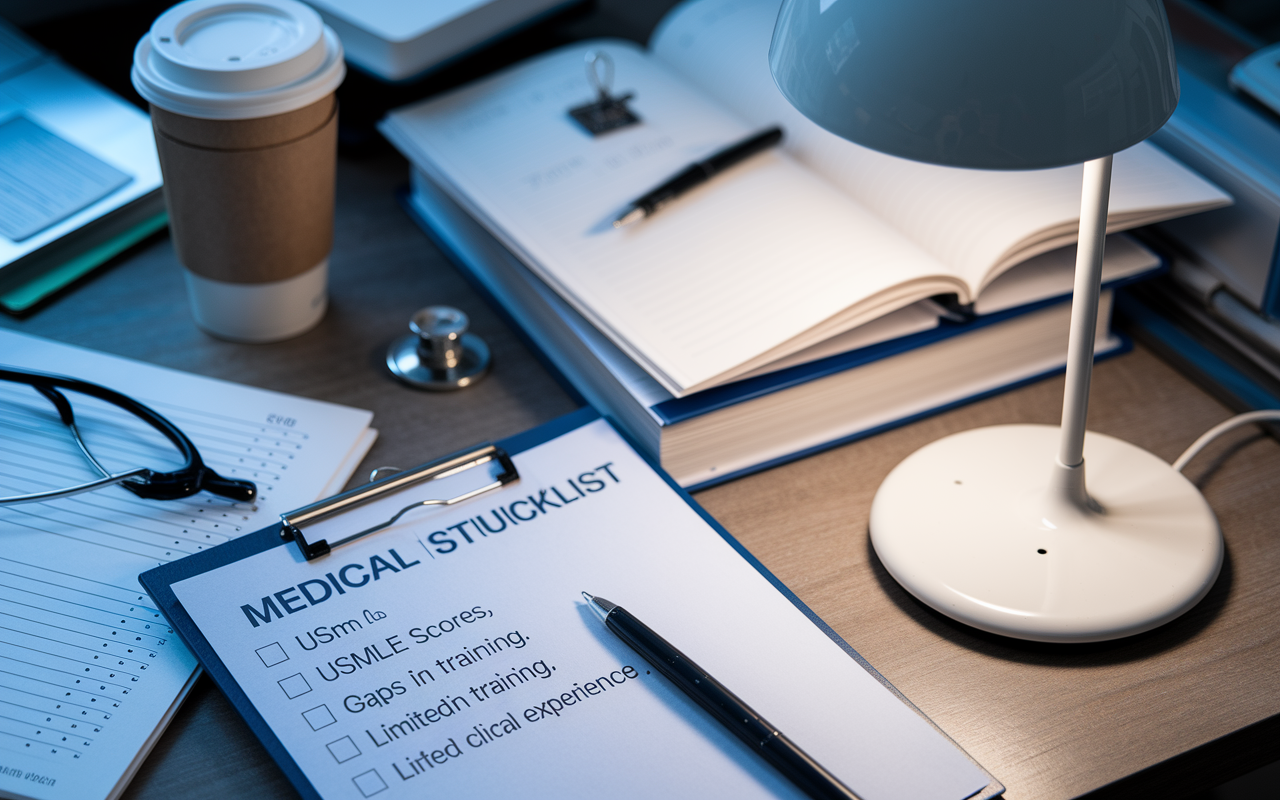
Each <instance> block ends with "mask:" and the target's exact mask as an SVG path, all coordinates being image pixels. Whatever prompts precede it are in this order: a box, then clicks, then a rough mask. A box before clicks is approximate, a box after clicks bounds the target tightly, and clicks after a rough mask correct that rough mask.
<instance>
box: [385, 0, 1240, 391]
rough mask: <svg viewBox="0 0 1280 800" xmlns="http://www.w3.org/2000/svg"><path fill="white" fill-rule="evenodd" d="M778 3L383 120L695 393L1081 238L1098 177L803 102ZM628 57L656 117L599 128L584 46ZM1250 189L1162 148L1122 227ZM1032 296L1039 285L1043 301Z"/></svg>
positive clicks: (686, 10)
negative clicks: (716, 168)
mask: <svg viewBox="0 0 1280 800" xmlns="http://www.w3.org/2000/svg"><path fill="white" fill-rule="evenodd" d="M776 12H777V3H776V2H773V0H745V1H744V0H694V1H693V2H690V3H686V4H684V5H682V6H680V7H679V8H677V9H676V10H675V11H674V12H672V13H671V14H669V15H668V17H667V18H666V20H664V22H663V23H662V25H661V27H660V28H659V30H658V32H657V33H656V35H655V36H654V39H653V41H652V43H651V47H650V49H649V50H647V51H646V50H644V49H642V48H640V47H637V46H636V45H633V44H631V43H628V42H621V41H614V40H608V41H604V40H596V41H590V42H584V43H579V44H575V45H572V46H569V47H566V48H562V49H560V50H556V51H553V52H551V53H548V54H546V55H543V56H540V57H537V58H534V59H531V60H530V61H526V62H524V63H522V64H519V65H517V66H515V67H513V68H511V69H509V70H506V71H504V72H501V73H499V74H497V75H494V76H492V77H490V78H487V79H485V80H482V81H479V82H477V83H475V84H472V85H470V86H467V87H464V88H463V89H460V90H458V91H456V92H453V93H451V94H448V95H445V96H443V97H440V98H437V99H433V100H429V101H427V102H424V103H421V104H418V105H415V106H411V107H408V108H405V109H401V110H399V111H396V112H394V113H392V114H391V115H390V116H389V117H388V118H387V120H386V121H385V122H384V123H383V125H382V130H383V132H384V133H385V134H386V135H387V136H388V138H390V139H391V141H392V142H393V143H394V144H395V145H396V146H397V147H399V148H400V150H401V151H402V152H404V153H405V154H406V155H408V156H409V158H410V159H411V160H412V161H413V162H414V165H415V166H416V167H418V168H419V169H421V170H422V171H423V172H424V173H425V174H426V175H427V176H428V177H429V178H430V179H431V180H432V181H434V182H435V183H437V184H438V185H440V186H441V187H443V188H444V189H445V190H446V191H447V192H448V193H449V194H450V195H451V196H452V198H453V199H454V200H455V201H456V202H458V203H459V204H460V205H461V206H462V207H463V208H464V209H466V210H467V211H468V213H470V214H471V215H472V216H474V217H475V218H476V219H478V220H480V221H481V222H482V223H483V224H485V226H486V227H487V228H489V230H490V231H492V232H493V233H494V235H495V236H497V237H498V238H499V239H500V240H501V241H502V242H503V243H504V244H505V245H506V246H507V247H508V248H510V249H511V250H512V251H513V252H515V253H516V254H517V255H519V256H520V257H521V259H522V260H523V261H524V262H525V263H526V264H528V265H529V266H530V268H532V269H533V270H534V271H535V272H536V273H537V274H538V276H539V277H540V278H541V279H543V280H544V281H546V282H547V283H548V284H550V285H551V286H552V287H554V288H555V289H556V290H557V291H558V292H559V293H560V294H561V295H562V296H563V297H564V298H565V299H566V300H567V301H568V302H569V303H571V304H572V305H573V306H574V308H575V309H576V310H577V311H578V312H579V313H581V314H582V315H583V316H584V317H586V318H587V319H588V320H590V321H591V322H592V324H594V325H595V326H596V327H598V328H599V329H600V330H601V331H603V332H604V333H605V334H606V335H607V336H609V338H610V339H611V340H613V341H614V343H615V344H617V346H618V347H619V348H621V349H622V350H623V351H624V352H626V353H627V355H628V356H629V357H631V358H632V359H633V360H635V361H636V362H637V363H638V364H640V365H642V366H643V367H644V368H645V369H646V370H647V371H648V372H649V373H650V374H652V375H653V377H654V378H655V379H656V380H658V381H659V382H660V383H661V384H662V385H663V386H664V387H665V388H666V389H667V390H668V391H670V392H671V393H672V394H673V395H674V396H677V397H680V396H683V395H685V394H688V393H691V392H695V391H699V390H701V389H705V388H707V387H710V386H713V385H716V384H719V383H723V382H725V381H728V380H731V379H733V378H735V377H738V376H741V375H744V374H746V373H748V372H751V371H752V370H755V369H757V368H759V367H761V366H764V365H766V364H769V363H770V362H773V361H776V360H777V359H779V358H783V357H785V356H788V355H790V354H792V353H795V352H798V351H800V350H803V349H805V348H807V347H810V346H812V345H814V344H816V343H819V342H822V341H824V340H826V339H828V338H830V337H832V336H835V335H838V334H840V333H842V332H844V331H847V330H850V329H851V328H854V327H856V326H858V325H861V324H864V323H866V322H868V321H870V320H873V319H876V318H879V317H881V316H883V315H885V314H887V313H889V312H891V311H894V310H895V309H898V308H902V307H904V306H907V305H910V304H911V303H914V302H917V301H919V300H921V299H923V298H927V297H930V296H932V295H938V294H955V295H957V296H958V298H959V301H960V302H961V303H970V302H972V301H973V300H974V299H975V298H977V297H978V296H979V295H980V294H981V293H982V291H983V289H984V287H986V286H987V285H988V284H989V283H991V282H992V281H993V280H994V279H995V278H996V277H997V276H999V275H1000V274H1001V273H1003V272H1004V271H1006V270H1007V269H1009V268H1010V267H1011V266H1013V265H1015V264H1017V263H1019V262H1021V261H1024V260H1026V259H1028V258H1030V257H1032V256H1034V255H1037V254H1040V253H1044V252H1046V251H1048V250H1052V249H1054V248H1057V247H1061V246H1063V245H1065V244H1069V243H1070V242H1072V241H1073V240H1074V239H1075V236H1076V233H1075V229H1076V226H1077V220H1078V216H1079V204H1080V199H1079V198H1080V182H1081V171H1080V168H1078V167H1073V168H1062V169H1055V170H1042V171H1036V172H1016V173H1015V172H982V171H975V170H960V169H949V168H942V167H936V166H931V165H921V164H915V163H912V162H908V161H904V160H901V159H897V158H892V157H889V156H884V155H881V154H878V153H875V152H872V151H869V150H865V149H863V148H859V147H857V146H856V145H852V144H850V143H848V142H845V141H843V140H840V139H838V138H836V137H834V136H832V135H831V134H829V133H827V132H825V131H823V130H821V129H819V128H818V127H817V126H815V125H814V124H813V123H811V122H809V121H808V120H806V119H804V118H803V117H802V116H800V115H799V114H798V113H797V112H796V111H795V110H794V109H792V107H791V106H790V105H789V104H788V103H787V102H786V100H785V99H784V98H783V97H782V96H781V94H780V93H779V92H778V91H777V89H776V88H775V87H774V85H773V82H772V79H771V77H770V75H769V72H768V63H767V53H768V45H769V39H770V36H771V34H772V30H773V21H774V19H775V17H776ZM591 50H603V51H605V52H607V53H608V54H609V55H610V56H611V57H612V59H613V61H614V62H615V64H616V76H617V77H616V81H615V86H616V90H617V92H619V93H624V92H633V93H634V94H635V97H634V100H632V101H631V107H632V108H633V110H634V111H635V113H636V114H637V115H638V116H639V117H640V119H641V120H642V122H641V124H639V125H635V126H632V127H628V128H623V129H620V130H617V131H614V132H612V133H609V134H607V135H604V136H600V137H598V138H592V137H591V136H589V135H588V134H587V133H586V132H585V131H583V130H582V129H581V128H579V127H577V126H576V124H575V123H574V121H573V120H572V119H571V118H570V117H569V116H568V114H567V113H566V111H567V109H569V108H570V107H572V106H575V105H578V104H580V103H582V102H585V101H587V100H589V99H590V97H591V93H592V89H591V87H590V85H589V84H588V83H587V80H586V77H585V76H584V70H583V59H584V55H585V54H586V53H587V52H589V51H591ZM774 123H780V124H781V125H782V126H783V128H784V130H785V131H786V138H785V139H784V142H783V146H782V148H781V149H780V150H778V151H774V152H770V153H766V154H763V155H761V156H758V157H756V158H753V159H752V160H750V161H749V162H747V163H744V164H742V165H740V166H738V167H736V168H734V169H732V170H730V171H728V172H726V173H724V174H722V175H720V176H718V177H717V178H715V179H713V180H712V181H710V182H708V183H706V184H704V185H703V186H701V187H700V188H698V189H696V190H694V191H692V192H690V193H688V194H686V195H685V196H683V197H681V198H680V199H678V200H676V201H675V202H674V203H672V204H671V205H669V206H667V207H666V208H664V209H663V210H662V211H661V212H660V213H659V214H657V215H655V216H654V217H652V218H650V219H647V220H644V221H643V222H641V223H638V224H635V225H631V226H628V227H627V228H623V229H621V230H615V229H614V228H613V227H612V226H611V225H610V222H611V220H613V219H614V218H615V217H616V216H617V215H618V213H619V212H620V211H621V210H623V209H624V208H625V207H626V205H627V204H628V202H629V201H630V200H632V199H634V198H635V197H636V196H638V195H640V194H643V193H644V192H645V191H647V190H648V189H650V188H652V187H653V186H655V185H657V184H659V183H661V182H662V181H663V180H665V179H666V178H667V177H669V176H670V175H672V174H673V173H674V172H676V171H678V170H680V169H682V168H683V167H684V166H686V165H687V164H689V163H690V162H692V161H694V160H697V159H699V158H702V157H705V156H707V155H709V154H711V153H712V152H715V151H716V150H719V149H720V148H722V147H724V146H725V145H727V144H729V143H732V142H736V141H738V140H741V139H742V138H744V137H745V136H747V135H748V134H750V133H751V132H752V131H754V130H756V129H758V128H760V127H763V126H765V125H769V124H774ZM1229 202H1230V198H1229V197H1228V196H1227V195H1225V194H1224V193H1222V192H1221V191H1220V190H1218V189H1217V188H1216V187H1214V186H1212V185H1211V184H1209V183H1208V182H1206V181H1204V180H1203V179H1201V178H1199V177H1198V176H1196V175H1195V174H1194V173H1192V172H1190V171H1189V170H1187V169H1186V168H1184V167H1182V166H1181V165H1179V164H1178V163H1176V162H1175V161H1173V160H1172V159H1170V158H1169V157H1167V156H1166V155H1164V154H1163V153H1162V152H1161V151H1159V150H1157V149H1156V148H1154V147H1152V146H1150V145H1139V146H1138V147H1135V148H1132V149H1130V150H1128V151H1125V152H1123V153H1120V154H1118V155H1117V157H1116V162H1115V171H1114V183H1113V190H1112V201H1111V215H1110V218H1109V225H1108V228H1109V229H1110V230H1120V229H1124V228H1129V227H1133V226H1136V225H1140V224H1145V223H1149V222H1153V221H1155V220H1158V219H1166V218H1169V217H1174V216H1178V215H1181V214H1187V213H1191V212H1194V211H1199V210H1204V209H1208V208H1214V207H1218V206H1221V205H1225V204H1227V203H1229ZM1029 299H1030V298H1029Z"/></svg>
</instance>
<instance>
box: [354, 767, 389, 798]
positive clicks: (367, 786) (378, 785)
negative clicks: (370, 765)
mask: <svg viewBox="0 0 1280 800" xmlns="http://www.w3.org/2000/svg"><path fill="white" fill-rule="evenodd" d="M351 780H352V781H353V782H354V783H355V785H356V788H357V789H359V790H360V794H362V795H364V796H365V797H373V796H374V795H375V794H377V793H378V792H380V791H382V790H383V789H385V788H387V784H386V781H384V780H382V776H381V775H379V774H378V771H377V770H376V769H371V770H369V771H368V772H362V773H360V774H359V775H357V776H355V777H354V778H352V779H351Z"/></svg>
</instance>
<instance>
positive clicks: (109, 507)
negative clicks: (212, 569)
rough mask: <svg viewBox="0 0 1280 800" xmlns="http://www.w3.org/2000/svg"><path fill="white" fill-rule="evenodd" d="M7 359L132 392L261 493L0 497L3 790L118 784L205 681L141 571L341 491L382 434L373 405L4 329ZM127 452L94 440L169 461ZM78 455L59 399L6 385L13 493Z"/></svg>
mask: <svg viewBox="0 0 1280 800" xmlns="http://www.w3.org/2000/svg"><path fill="white" fill-rule="evenodd" d="M0 364H3V365H6V366H10V367H17V368H21V369H30V370H42V371H50V372H56V373H59V374H64V375H72V376H76V377H79V378H82V379H85V380H89V381H93V382H96V383H100V384H103V385H105V386H108V387H110V388H113V389H115V390H117V391H120V392H123V393H125V394H127V395H129V396H131V397H133V398H135V399H137V400H139V401H141V402H143V403H145V404H147V405H149V406H151V407H152V408H154V409H155V410H157V411H159V412H160V413H161V414H163V415H164V416H166V417H167V418H169V419H170V420H171V421H173V422H174V424H176V425H177V426H178V427H179V428H181V429H182V430H183V431H184V432H185V433H186V434H187V435H188V436H189V437H190V438H191V439H192V440H193V441H194V442H195V444H196V447H197V448H198V449H199V451H200V453H201V455H202V456H203V458H204V460H205V461H206V463H208V464H209V465H210V466H211V467H213V468H214V469H215V470H217V471H218V472H219V473H220V474H222V475H223V476H225V477H229V478H244V479H248V480H252V481H254V482H255V484H256V485H257V487H258V490H259V495H258V498H257V500H256V501H255V502H254V503H252V504H243V503H232V502H230V501H228V500H223V499H222V498H217V497H214V496H212V495H209V494H207V493H202V494H199V495H196V496H193V497H190V498H187V499H184V500H174V501H154V500H143V499H140V498H138V497H135V496H133V495H131V494H129V493H128V492H126V491H125V490H124V489H121V488H119V487H109V488H106V489H102V490H99V491H95V492H90V493H86V494H81V495H77V496H74V497H70V498H66V499H63V500H57V501H52V502H45V503H29V504H22V505H14V506H6V507H3V508H0V536H2V540H3V546H2V547H0V796H3V797H32V798H40V800H96V799H97V798H111V797H115V796H118V795H119V794H120V793H121V792H122V791H123V790H124V787H125V786H126V785H127V783H128V780H129V778H130V777H131V776H132V775H133V773H134V772H135V771H136V770H137V768H138V766H139V765H140V764H141V763H142V760H143V758H145V756H146V754H147V752H148V751H149V750H150V749H151V746H152V745H153V744H154V743H155V741H156V739H157V738H158V737H159V735H160V733H161V732H162V731H163V730H164V726H165V725H166V724H168V721H169V720H170V719H171V718H172V716H173V713H174V712H175V711H176V710H177V708H178V705H179V703H180V702H181V700H182V698H183V697H184V696H185V694H186V692H187V690H188V689H189V688H190V686H191V683H192V682H193V681H194V679H195V676H196V661H195V659H194V658H193V657H192V656H191V653H190V652H189V651H188V650H187V649H186V647H184V646H183V644H182V642H181V641H180V640H179V639H178V638H177V637H176V636H175V635H174V634H173V631H172V630H171V629H170V628H169V625H168V622H167V621H166V620H165V619H164V617H163V616H162V615H161V614H160V612H159V611H158V610H156V608H155V607H154V605H153V604H152V602H151V600H150V598H148V597H147V596H146V594H145V593H144V592H143V591H142V588H141V587H140V586H139V585H138V580H137V577H138V575H139V573H141V572H143V571H144V570H147V569H150V568H151V567H154V566H156V565H158V564H161V563H165V562H168V561H172V560H174V559H177V558H181V557H182V556H185V555H189V554H191V553H195V552H199V551H201V550H205V549H208V548H210V547H213V546H215V545H218V544H221V543H223V542H226V541H229V540H230V539H233V538H235V537H237V536H240V535H242V534H245V533H249V532H251V531H254V530H257V529H258V528H261V527H263V526H265V525H267V524H270V523H271V522H272V521H273V520H274V519H275V518H276V517H277V515H278V514H280V513H282V512H285V511H289V510H291V509H293V508H295V507H297V506H300V505H305V504H306V503H310V502H312V501H314V500H316V499H317V497H319V496H320V495H321V494H322V493H324V492H325V491H326V490H327V489H331V488H332V486H333V485H335V484H336V485H337V486H338V487H340V486H341V485H342V484H344V483H345V482H346V480H347V479H348V478H349V477H350V476H351V474H352V472H354V470H355V468H356V466H357V464H358V463H359V462H360V460H361V459H362V458H363V456H364V453H365V452H367V451H368V448H369V446H370V445H371V444H372V442H373V437H374V432H373V430H372V429H371V428H369V422H370V420H371V418H372V414H371V413H370V412H368V411H361V410H359V409H353V408H346V407H343V406H337V405H334V404H332V403H322V402H318V401H314V400H307V399H304V398H299V397H291V396H288V395H283V394H280V393H278V392H268V391H264V390H261V389H254V388H251V387H247V386H239V385H236V384H231V383H227V382H225V381H217V380H212V379H209V378H203V377H199V376H196V375H190V374H186V373H181V372H177V371H174V370H169V369H163V368H160V367H155V366H151V365H148V364H142V363H139V362H136V361H130V360H127V359H123V358H117V357H114V356H108V355H105V354H102V353H95V352H92V351H89V350H84V349H81V348H78V347H70V346H67V345H63V344H59V343H56V342H51V341H48V340H44V339H38V338H36V337H31V336H23V335H21V334H16V333H12V332H8V331H0ZM81 412H85V413H81ZM77 419H78V422H79V424H80V426H81V428H82V430H83V431H84V433H85V435H86V437H87V438H88V439H89V441H91V442H93V441H95V438H94V437H95V436H97V435H99V434H106V438H105V439H102V440H105V441H107V442H109V443H113V442H115V441H117V439H113V438H112V429H113V426H116V425H121V426H134V425H141V423H136V422H133V421H131V420H129V419H128V415H124V414H118V413H114V412H113V410H112V409H111V408H108V407H101V406H93V405H90V406H88V407H87V408H81V411H78V412H77ZM100 441H101V440H100ZM118 441H125V439H119V440H118ZM132 447H133V444H132V443H131V441H130V442H127V446H120V447H116V446H114V445H109V446H107V447H104V448H102V449H98V448H95V453H96V455H97V456H98V457H99V458H105V459H107V463H108V464H110V463H112V461H111V459H114V458H139V457H140V458H141V460H140V461H139V462H137V463H132V464H130V466H138V465H140V464H141V465H145V466H152V467H157V468H159V467H162V466H164V464H163V463H155V462H152V463H150V464H147V463H145V462H146V461H147V457H146V456H145V455H142V454H140V453H139V452H136V451H134V452H130V451H129V448H132ZM160 457H163V454H162V455H161V456H160ZM82 461H83V459H82V458H81V457H80V455H79V453H78V451H77V450H76V446H75V444H74V442H73V441H72V439H71V437H70V435H69V434H67V433H66V431H65V430H64V429H63V428H62V426H61V424H60V423H59V422H58V421H57V418H56V416H55V415H54V414H53V413H52V406H51V405H50V404H49V403H48V402H47V401H44V400H42V399H41V398H40V397H39V396H38V395H36V394H35V392H34V391H33V390H32V389H30V388H28V387H26V386H23V385H19V384H16V383H9V382H0V495H10V494H20V493H26V492H32V491H40V490H44V489H51V488H55V487H54V486H53V485H52V481H56V480H57V479H58V478H60V477H66V476H75V475H76V470H77V469H86V468H85V467H84V466H83V464H82Z"/></svg>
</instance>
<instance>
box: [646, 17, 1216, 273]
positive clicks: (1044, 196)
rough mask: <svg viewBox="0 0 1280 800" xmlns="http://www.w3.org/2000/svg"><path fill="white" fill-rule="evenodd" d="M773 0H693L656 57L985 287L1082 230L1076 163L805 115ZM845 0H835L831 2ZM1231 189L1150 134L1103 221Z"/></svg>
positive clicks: (1196, 206)
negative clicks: (774, 131) (846, 126)
mask: <svg viewBox="0 0 1280 800" xmlns="http://www.w3.org/2000/svg"><path fill="white" fill-rule="evenodd" d="M778 6H779V2H778V0H692V2H686V3H685V4H684V5H683V6H681V7H679V8H677V9H676V10H675V11H673V12H671V13H670V14H668V15H667V17H666V18H665V19H664V21H663V23H662V26H661V27H660V28H659V30H658V31H657V32H656V33H655V34H654V37H653V39H652V41H651V42H650V46H651V49H652V52H653V55H654V57H655V58H658V59H660V60H661V61H662V62H663V63H665V64H667V65H669V66H670V67H671V68H673V69H674V70H676V71H677V72H679V73H680V74H681V75H682V76H684V77H685V78H686V79H687V80H688V81H689V82H691V83H693V84H695V85H697V86H698V87H699V88H701V89H702V90H703V91H705V92H706V93H707V94H709V95H711V96H713V97H715V98H716V99H718V100H719V101H721V102H722V103H724V104H725V105H726V106H728V107H729V108H730V109H731V110H732V111H734V112H735V113H737V114H738V115H740V116H741V117H742V118H743V119H746V120H748V121H749V122H751V123H752V124H755V125H765V124H773V123H781V124H782V125H783V126H784V127H785V128H786V130H787V134H788V136H787V139H786V141H785V142H784V143H783V147H784V149H785V150H786V151H787V152H788V153H790V154H791V155H793V156H794V157H795V158H797V159H798V160H799V161H801V162H802V163H804V164H806V165H808V166H809V167H811V168H812V169H813V170H814V172H815V173H817V174H820V175H822V176H823V177H825V178H826V179H827V180H829V181H831V182H832V184H833V185H835V186H838V187H839V188H840V189H841V190H842V191H843V192H846V193H847V194H848V195H849V196H850V197H853V198H855V199H857V200H858V201H859V202H860V203H861V204H862V205H863V206H864V207H865V208H867V209H870V210H872V211H874V212H875V213H877V214H879V215H880V216H881V217H883V218H884V220H885V221H886V222H888V223H889V224H891V225H892V226H894V227H895V228H897V230H899V231H900V232H902V233H903V234H904V235H905V236H907V238H909V239H911V240H912V241H915V242H918V243H919V244H920V246H921V247H923V248H924V249H926V250H928V251H929V252H930V253H931V254H933V256H934V257H936V258H937V259H938V260H940V261H942V262H943V263H946V264H948V265H950V266H951V267H952V268H954V269H955V270H956V272H957V273H958V274H959V275H960V276H961V277H963V278H964V280H965V282H966V283H968V284H969V285H970V286H972V287H974V288H975V289H977V290H979V291H980V289H981V287H983V286H985V285H986V284H987V283H988V282H989V281H990V280H991V279H992V278H994V277H995V274H996V273H998V272H1000V271H1002V270H1003V269H1006V268H1007V267H1010V266H1012V265H1013V264H1015V263H1017V262H1018V261H1021V260H1024V259H1027V258H1030V257H1032V256H1034V255H1037V254H1039V253H1043V252H1046V251H1048V250H1051V249H1054V248H1056V247H1061V246H1063V245H1066V244H1071V243H1073V242H1075V240H1076V238H1077V229H1078V226H1079V219H1080V188H1081V180H1082V176H1083V167H1082V166H1080V165H1076V166H1071V167H1062V168H1058V169H1049V170H1031V171H1016V172H1014V171H1008V172H1001V171H994V170H969V169H956V168H952V167H939V166H935V165H931V164H920V163H916V162H914V161H908V160H906V159H901V158H895V157H893V156H887V155H884V154H882V153H878V152H876V151H874V150H869V149H867V148H865V147H860V146H858V145H855V144H853V143H851V142H848V141H845V140H844V139H841V138H839V137H838V136H835V135H834V134H831V133H828V132H827V131H826V130H823V129H822V128H820V127H818V126H817V125H816V124H814V123H813V122H810V121H809V120H808V119H807V118H805V117H804V116H803V115H802V114H800V112H798V111H796V109H795V108H794V107H793V106H792V105H791V104H790V103H789V102H787V100H786V98H785V97H783V96H782V93H781V92H780V91H778V88H777V86H776V85H775V84H774V82H773V78H772V76H771V75H770V74H769V57H768V54H769V43H770V41H771V39H772V37H773V26H774V23H775V22H776V21H777V18H778ZM835 10H837V11H838V9H835ZM1230 202H1231V198H1230V197H1229V196H1228V195H1226V194H1225V193H1223V192H1222V191H1221V190H1219V189H1218V188H1217V187H1215V186H1213V185H1212V184H1210V183H1209V182H1207V181H1205V180H1203V179H1202V178H1200V177H1199V176H1198V175H1196V174H1195V173H1193V172H1191V171H1190V170H1188V169H1187V168H1186V167H1183V166H1182V165H1181V164H1179V163H1178V162H1176V161H1174V160H1173V159H1171V158H1169V157H1168V156H1166V155H1165V154H1164V153H1163V152H1162V151H1160V150H1159V149H1157V148H1156V147H1154V146H1152V145H1149V144H1145V143H1144V144H1139V145H1137V146H1136V147H1133V148H1130V149H1129V150H1126V151H1124V152H1121V153H1119V154H1117V155H1116V157H1115V162H1114V168H1113V176H1112V185H1111V203H1110V210H1109V214H1108V225H1107V229H1108V231H1117V230H1124V229H1127V228H1132V227H1135V226H1137V225H1145V224H1149V223H1151V222H1154V221H1156V220H1159V219H1167V218H1171V217H1175V216H1179V215H1181V214H1185V213H1189V212H1190V211H1192V210H1206V209H1209V208H1216V207H1219V206H1222V205H1227V204H1229V203H1230Z"/></svg>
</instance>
